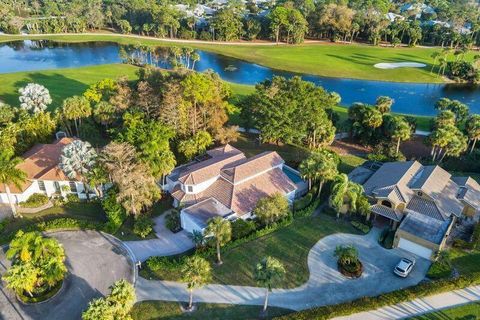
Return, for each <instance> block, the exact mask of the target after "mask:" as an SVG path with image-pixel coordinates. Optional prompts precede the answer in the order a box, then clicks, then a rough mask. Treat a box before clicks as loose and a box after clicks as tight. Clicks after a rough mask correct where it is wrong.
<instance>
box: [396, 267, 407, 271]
mask: <svg viewBox="0 0 480 320" xmlns="http://www.w3.org/2000/svg"><path fill="white" fill-rule="evenodd" d="M396 269H397V270H398V271H400V272H405V269H403V268H402V267H400V266H397V267H396Z"/></svg>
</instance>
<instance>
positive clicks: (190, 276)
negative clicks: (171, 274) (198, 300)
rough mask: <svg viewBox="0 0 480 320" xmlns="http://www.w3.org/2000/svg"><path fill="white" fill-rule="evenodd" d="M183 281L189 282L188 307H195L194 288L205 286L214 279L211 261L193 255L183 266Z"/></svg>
mask: <svg viewBox="0 0 480 320" xmlns="http://www.w3.org/2000/svg"><path fill="white" fill-rule="evenodd" d="M182 275H183V276H182V282H185V283H187V289H188V292H189V294H190V298H189V302H188V309H189V310H191V309H192V307H193V290H194V289H197V288H200V287H202V286H204V285H205V284H206V283H208V282H209V281H211V279H212V267H211V266H210V263H208V261H207V260H205V259H204V258H201V257H199V256H191V257H188V258H187V259H186V260H185V263H184V265H183V267H182Z"/></svg>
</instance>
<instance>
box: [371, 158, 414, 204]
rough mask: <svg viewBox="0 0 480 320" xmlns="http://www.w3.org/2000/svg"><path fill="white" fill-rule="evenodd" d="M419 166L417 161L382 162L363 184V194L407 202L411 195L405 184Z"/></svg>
mask: <svg viewBox="0 0 480 320" xmlns="http://www.w3.org/2000/svg"><path fill="white" fill-rule="evenodd" d="M421 166H422V165H421V164H420V163H419V162H417V161H406V162H400V161H398V162H387V163H384V164H383V165H382V166H381V167H380V168H379V169H378V170H377V171H376V172H375V173H374V174H373V175H372V176H371V177H370V178H369V179H368V180H367V182H365V184H364V185H363V188H364V190H365V194H366V195H368V196H377V197H382V198H389V199H390V200H392V201H397V202H398V200H402V201H401V202H405V203H407V202H408V201H410V199H411V197H412V196H413V192H412V190H411V189H410V188H409V187H408V186H407V184H408V182H409V181H410V180H411V179H412V178H413V176H414V175H415V174H416V173H417V171H418V170H419V169H420V168H421Z"/></svg>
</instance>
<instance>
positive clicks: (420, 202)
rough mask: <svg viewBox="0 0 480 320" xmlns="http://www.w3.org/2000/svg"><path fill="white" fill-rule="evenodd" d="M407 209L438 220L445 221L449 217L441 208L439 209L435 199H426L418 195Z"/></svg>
mask: <svg viewBox="0 0 480 320" xmlns="http://www.w3.org/2000/svg"><path fill="white" fill-rule="evenodd" d="M407 209H408V210H412V211H415V212H419V213H422V214H424V215H427V216H429V217H431V218H434V219H437V220H441V221H444V220H445V219H447V217H446V216H444V215H443V214H442V212H441V211H440V210H438V207H437V205H436V203H435V201H430V200H426V199H424V198H420V197H417V196H415V197H413V198H412V200H410V202H409V203H408V205H407Z"/></svg>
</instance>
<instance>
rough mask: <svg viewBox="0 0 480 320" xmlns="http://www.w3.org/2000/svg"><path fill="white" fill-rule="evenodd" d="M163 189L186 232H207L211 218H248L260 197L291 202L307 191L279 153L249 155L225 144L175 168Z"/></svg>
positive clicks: (294, 171)
mask: <svg viewBox="0 0 480 320" xmlns="http://www.w3.org/2000/svg"><path fill="white" fill-rule="evenodd" d="M162 188H163V189H164V190H165V191H167V192H169V193H170V194H171V195H172V197H173V199H174V203H173V205H174V206H175V207H182V208H183V209H182V211H181V214H180V217H181V224H182V228H183V229H184V230H187V231H189V232H192V231H193V230H198V231H203V229H204V228H205V227H206V224H207V221H208V220H209V219H210V218H213V217H217V216H221V217H223V218H225V219H230V220H234V219H238V218H241V219H248V218H251V217H252V211H253V209H254V207H255V205H256V204H257V201H258V200H259V199H261V198H263V197H266V196H269V195H272V194H274V193H280V194H282V195H284V196H285V197H286V198H287V199H288V200H289V201H290V202H291V201H293V199H294V198H295V197H297V196H299V195H301V194H302V193H303V192H305V191H306V190H307V184H306V183H305V181H303V180H302V179H301V178H300V176H299V173H298V172H297V171H296V170H294V169H292V168H290V167H288V166H287V165H286V164H285V161H283V159H282V158H281V157H280V156H279V155H278V154H277V153H276V152H263V153H261V154H258V155H256V156H254V157H251V158H247V157H246V156H245V154H244V153H243V152H241V151H240V150H238V149H236V148H234V147H232V146H231V145H228V144H227V145H225V146H222V147H219V148H216V149H213V150H209V151H207V153H206V154H205V155H203V156H201V157H199V158H197V159H196V160H195V161H193V162H191V163H188V164H186V165H184V166H180V167H178V168H176V169H175V170H174V171H173V172H172V173H171V174H170V175H169V176H168V177H167V178H166V183H165V184H164V185H163V186H162Z"/></svg>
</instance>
